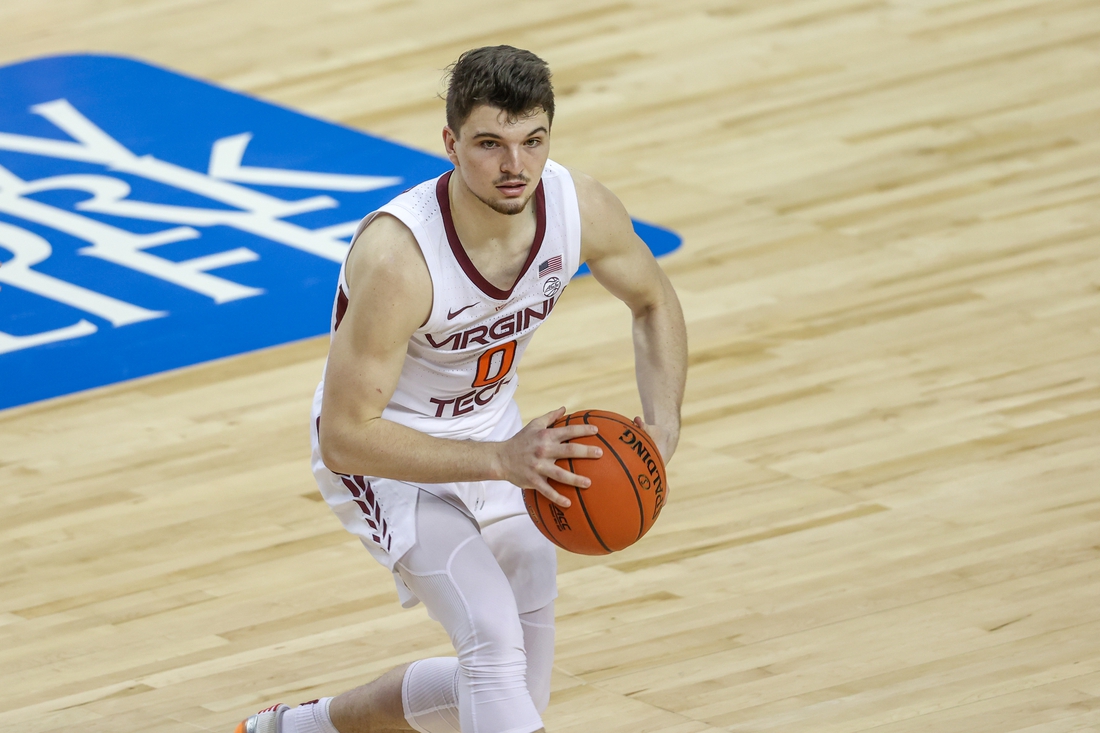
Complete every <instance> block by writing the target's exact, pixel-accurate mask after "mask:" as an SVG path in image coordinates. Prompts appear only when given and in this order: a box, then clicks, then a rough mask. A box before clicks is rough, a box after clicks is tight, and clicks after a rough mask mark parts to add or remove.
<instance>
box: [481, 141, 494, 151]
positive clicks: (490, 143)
mask: <svg viewBox="0 0 1100 733" xmlns="http://www.w3.org/2000/svg"><path fill="white" fill-rule="evenodd" d="M496 146H497V141H496V140H482V141H481V147H483V148H485V149H487V150H488V149H490V148H495V147H496Z"/></svg>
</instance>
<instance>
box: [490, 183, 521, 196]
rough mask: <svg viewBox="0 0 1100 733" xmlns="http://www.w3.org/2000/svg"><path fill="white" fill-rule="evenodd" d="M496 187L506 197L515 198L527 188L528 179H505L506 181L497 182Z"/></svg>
mask: <svg viewBox="0 0 1100 733" xmlns="http://www.w3.org/2000/svg"><path fill="white" fill-rule="evenodd" d="M496 188H497V190H498V191H500V192H501V193H502V194H504V196H505V197H506V198H510V199H514V198H519V197H520V196H522V195H523V192H524V191H526V190H527V181H505V182H504V183H498V184H496Z"/></svg>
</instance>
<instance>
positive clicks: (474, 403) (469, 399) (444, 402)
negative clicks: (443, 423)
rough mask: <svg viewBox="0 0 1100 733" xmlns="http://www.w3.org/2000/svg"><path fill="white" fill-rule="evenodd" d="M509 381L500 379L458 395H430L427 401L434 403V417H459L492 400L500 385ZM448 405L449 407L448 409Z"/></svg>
mask: <svg viewBox="0 0 1100 733" xmlns="http://www.w3.org/2000/svg"><path fill="white" fill-rule="evenodd" d="M511 381H512V380H511V379H510V378H509V379H502V380H500V381H499V382H494V383H493V384H490V385H489V386H488V387H483V388H482V389H474V390H471V391H469V392H466V393H464V394H461V395H459V396H458V397H448V398H441V397H431V398H429V399H428V401H429V402H431V403H432V404H433V405H435V416H436V417H459V416H460V415H468V414H470V413H471V412H473V411H474V410H475V409H477V408H478V407H484V406H485V405H487V404H489V403H490V402H492V401H493V398H494V397H496V396H497V393H499V392H500V389H501V387H503V386H504V385H506V384H508V383H509V382H511ZM448 407H450V408H451V409H450V410H448V409H447V408H448Z"/></svg>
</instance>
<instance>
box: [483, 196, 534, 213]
mask: <svg viewBox="0 0 1100 733" xmlns="http://www.w3.org/2000/svg"><path fill="white" fill-rule="evenodd" d="M489 206H491V207H492V209H493V211H495V212H497V213H498V214H504V215H505V216H515V215H516V214H522V213H523V210H524V209H526V208H527V199H526V198H524V199H518V198H498V199H496V200H494V201H492V202H491V203H490V204H489Z"/></svg>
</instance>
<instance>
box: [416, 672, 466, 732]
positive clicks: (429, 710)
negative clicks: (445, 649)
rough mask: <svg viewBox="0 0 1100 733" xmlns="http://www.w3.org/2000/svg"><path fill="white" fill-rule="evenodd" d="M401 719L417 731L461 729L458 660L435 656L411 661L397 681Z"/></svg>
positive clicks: (455, 730)
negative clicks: (400, 678) (402, 677)
mask: <svg viewBox="0 0 1100 733" xmlns="http://www.w3.org/2000/svg"><path fill="white" fill-rule="evenodd" d="M401 705H402V707H403V708H404V710H405V720H407V721H408V723H409V725H411V726H412V727H413V729H414V730H417V731H420V733H461V728H460V727H459V722H458V660H457V659H455V658H454V657H435V658H432V659H421V660H420V661H418V662H413V663H412V664H410V665H409V668H408V669H407V670H405V679H404V680H403V681H402V682H401Z"/></svg>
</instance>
